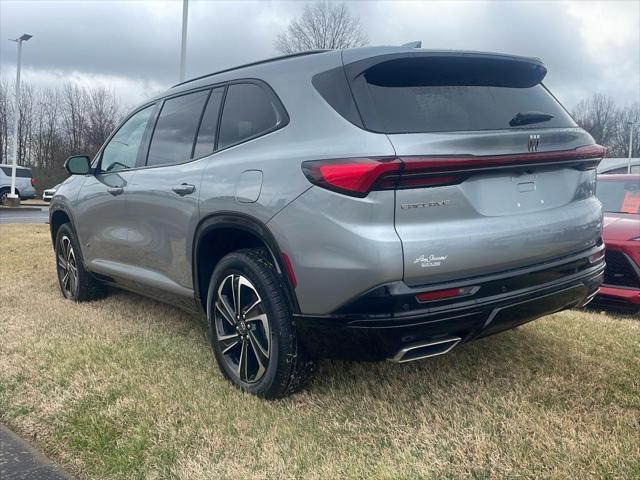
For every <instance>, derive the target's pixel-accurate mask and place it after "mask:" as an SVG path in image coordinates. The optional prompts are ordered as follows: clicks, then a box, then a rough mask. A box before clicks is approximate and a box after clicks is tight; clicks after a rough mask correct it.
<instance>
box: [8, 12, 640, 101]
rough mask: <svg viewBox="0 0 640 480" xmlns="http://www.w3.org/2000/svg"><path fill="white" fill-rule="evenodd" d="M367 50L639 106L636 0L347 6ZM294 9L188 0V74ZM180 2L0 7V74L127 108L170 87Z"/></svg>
mask: <svg viewBox="0 0 640 480" xmlns="http://www.w3.org/2000/svg"><path fill="white" fill-rule="evenodd" d="M347 3H348V5H349V6H350V8H351V10H352V11H353V13H355V14H356V15H359V16H360V18H361V20H362V24H363V26H364V28H365V30H366V32H367V34H368V36H369V42H370V44H372V45H399V44H402V43H406V42H409V41H413V40H422V44H423V47H425V48H442V49H470V50H488V51H497V52H504V53H515V54H521V55H529V56H535V57H540V58H541V59H542V60H543V61H544V62H545V64H546V65H547V68H548V70H549V73H548V75H547V79H546V83H547V85H548V86H549V87H550V88H551V89H552V91H553V92H554V93H556V95H557V96H558V97H559V98H560V100H561V101H562V102H563V103H565V105H566V106H567V107H569V108H572V107H573V106H574V105H575V104H576V103H577V102H578V101H579V100H580V99H581V98H584V97H587V96H589V95H591V94H592V93H594V92H602V93H605V94H608V95H611V96H612V97H614V98H615V100H616V101H617V102H618V103H619V104H628V103H631V102H634V101H640V33H639V32H640V1H638V0H631V1H603V2H596V1H587V2H580V1H566V2H551V1H530V2H525V1H513V2H508V1H487V2H484V1H473V2H444V1H438V2H417V1H416V2H392V1H379V2H368V1H351V2H347ZM303 7H304V3H303V2H295V1H260V2H255V1H211V0H190V3H189V37H188V54H187V76H188V77H192V76H197V75H201V74H204V73H208V72H212V71H215V70H219V69H222V68H225V67H230V66H234V65H238V64H242V63H246V62H250V61H253V60H258V59H261V58H265V57H269V56H273V55H275V54H276V52H275V50H274V48H273V40H274V38H275V36H276V35H277V33H278V32H280V31H282V30H283V29H285V28H286V26H287V24H288V22H289V20H290V19H291V18H293V17H295V16H298V15H299V14H300V13H301V11H302V9H303ZM181 21H182V1H181V0H179V1H151V0H148V1H106V0H104V1H69V2H63V1H55V0H49V1H28V0H0V39H1V40H0V68H1V74H2V76H3V77H4V78H5V79H7V78H8V79H9V80H10V81H11V82H13V81H14V77H15V62H16V45H15V43H12V42H9V41H7V38H14V37H16V36H19V35H21V34H22V33H30V34H32V35H34V38H32V39H31V40H30V41H29V42H28V43H26V44H25V45H24V49H23V74H24V79H25V80H26V81H28V82H31V83H33V84H36V85H42V86H55V85H62V84H63V83H64V82H66V81H72V82H75V83H78V84H81V85H90V84H99V85H105V86H107V87H109V88H110V89H112V90H113V91H114V92H115V93H116V95H118V96H119V97H120V98H121V99H122V101H123V102H125V103H126V104H127V105H130V106H133V105H134V104H136V103H138V102H140V101H142V100H144V99H145V98H146V97H148V96H150V95H151V94H153V93H156V92H158V91H159V90H162V89H164V88H166V87H168V86H171V85H172V84H174V83H176V82H177V77H178V68H179V53H180V26H181Z"/></svg>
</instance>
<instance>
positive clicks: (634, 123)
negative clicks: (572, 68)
mask: <svg viewBox="0 0 640 480" xmlns="http://www.w3.org/2000/svg"><path fill="white" fill-rule="evenodd" d="M630 130H631V135H633V152H632V153H631V156H632V157H635V158H637V157H640V103H639V102H635V103H633V104H631V105H629V106H627V107H624V108H621V109H619V110H618V115H617V117H616V124H615V129H614V132H613V135H612V138H611V145H610V150H609V153H608V154H607V155H608V156H609V157H627V156H628V155H629V133H630Z"/></svg>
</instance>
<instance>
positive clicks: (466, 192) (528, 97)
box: [345, 52, 604, 285]
mask: <svg viewBox="0 0 640 480" xmlns="http://www.w3.org/2000/svg"><path fill="white" fill-rule="evenodd" d="M345 70H346V72H347V78H348V79H349V82H350V85H351V88H352V92H353V96H354V99H355V102H356V105H357V107H358V110H359V112H360V115H361V118H362V122H363V124H364V125H363V126H364V128H366V129H368V130H372V131H375V132H380V133H385V134H387V136H388V138H389V140H390V142H391V143H392V145H393V147H394V149H395V152H396V155H397V157H398V159H399V160H400V161H401V162H402V170H401V173H399V174H398V175H396V177H395V180H394V181H395V182H397V183H396V184H395V191H396V194H395V203H396V204H395V228H396V231H397V233H398V236H399V237H400V239H401V241H402V246H403V255H404V280H405V282H406V283H407V284H409V285H425V284H431V283H438V282H446V281H450V280H456V279H460V278H468V277H473V276H476V275H483V274H488V273H494V272H499V271H505V270H509V269H513V268H519V267H523V266H528V265H531V264H535V263H541V262H544V261H547V260H551V259H556V258H560V257H563V256H566V255H569V254H572V253H575V252H578V251H582V250H585V249H586V248H588V247H590V246H592V245H594V244H595V243H596V242H597V241H598V240H599V238H600V230H601V222H602V220H601V209H600V206H599V203H598V202H597V200H595V198H594V197H593V188H594V181H595V172H594V168H595V166H596V165H597V163H598V161H599V160H600V159H601V157H602V156H603V154H604V149H602V147H599V146H597V145H594V142H593V139H592V138H591V137H590V136H589V135H588V134H587V133H586V132H584V131H583V130H582V129H580V128H578V127H577V126H576V124H575V123H574V121H573V120H572V119H571V117H570V116H569V115H568V114H567V113H566V111H565V110H564V108H563V107H562V106H561V105H560V104H559V103H558V101H557V100H556V99H555V98H554V97H553V96H552V95H551V94H550V93H549V92H548V90H547V89H546V88H545V87H544V86H543V85H542V84H541V81H542V79H543V77H544V76H545V73H546V69H545V68H544V66H543V65H542V64H541V63H540V62H539V61H538V60H535V59H525V58H520V57H510V56H500V55H496V56H492V55H484V54H455V53H453V54H452V53H437V54H434V53H419V52H416V53H414V54H402V55H385V56H382V57H378V58H374V59H371V58H369V59H366V60H363V61H359V62H354V63H351V64H348V65H346V66H345ZM387 184H388V183H387Z"/></svg>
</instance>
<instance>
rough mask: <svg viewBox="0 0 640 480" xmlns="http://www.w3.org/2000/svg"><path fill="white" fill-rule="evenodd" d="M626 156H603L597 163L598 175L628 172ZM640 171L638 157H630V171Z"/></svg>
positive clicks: (639, 159)
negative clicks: (598, 163)
mask: <svg viewBox="0 0 640 480" xmlns="http://www.w3.org/2000/svg"><path fill="white" fill-rule="evenodd" d="M628 169H629V159H628V158H605V159H603V160H602V162H601V163H600V165H598V174H599V175H619V174H625V173H629V172H628ZM630 173H640V158H632V159H631V172H630Z"/></svg>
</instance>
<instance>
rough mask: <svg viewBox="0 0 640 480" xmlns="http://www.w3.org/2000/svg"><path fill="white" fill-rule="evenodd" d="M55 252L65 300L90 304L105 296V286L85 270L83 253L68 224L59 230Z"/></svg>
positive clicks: (59, 280)
mask: <svg viewBox="0 0 640 480" xmlns="http://www.w3.org/2000/svg"><path fill="white" fill-rule="evenodd" d="M55 252H56V273H57V276H58V285H59V286H60V291H61V292H62V295H63V296H64V297H65V298H67V299H69V300H72V301H74V302H88V301H91V300H95V299H97V298H100V297H102V296H103V295H104V293H105V290H106V289H105V286H104V285H103V284H101V283H100V282H99V281H98V280H96V279H95V278H94V277H93V276H92V275H91V274H90V273H89V272H87V271H86V270H85V268H84V262H83V259H82V252H81V251H80V247H79V246H78V241H77V240H76V236H75V234H74V232H73V229H72V228H71V226H70V225H69V224H68V223H65V224H63V225H62V226H61V227H60V228H59V229H58V232H57V234H56V244H55Z"/></svg>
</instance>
